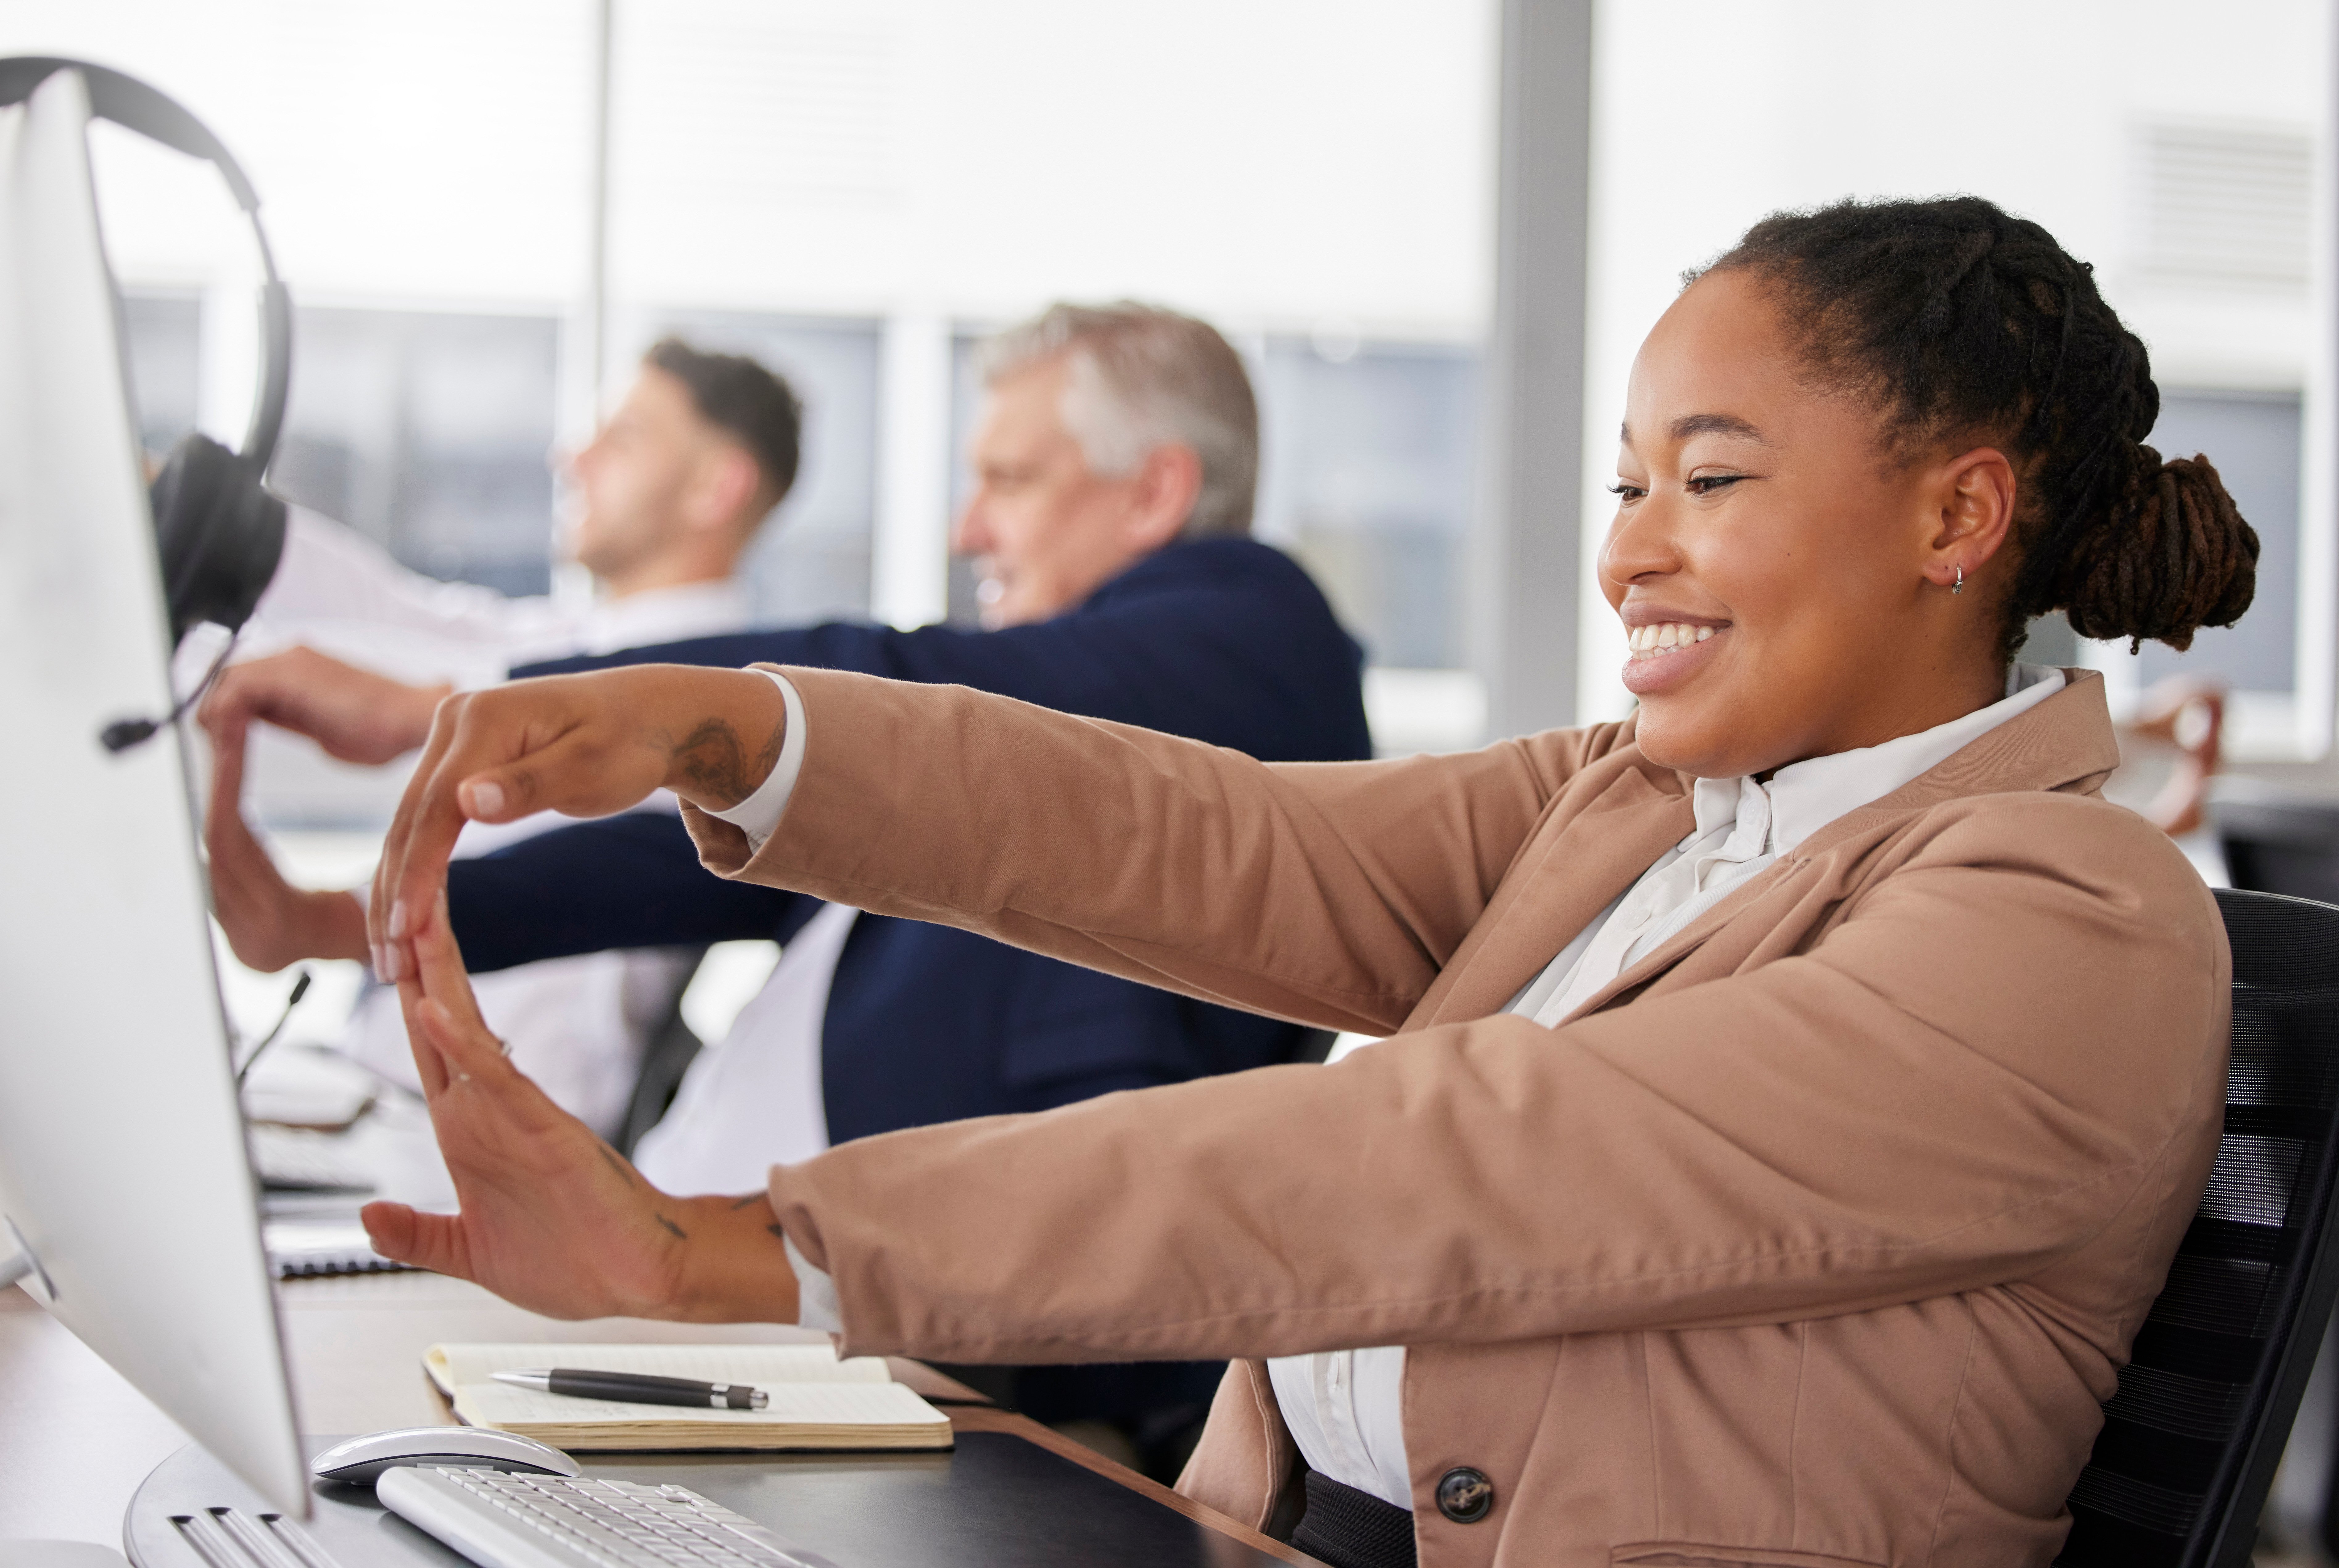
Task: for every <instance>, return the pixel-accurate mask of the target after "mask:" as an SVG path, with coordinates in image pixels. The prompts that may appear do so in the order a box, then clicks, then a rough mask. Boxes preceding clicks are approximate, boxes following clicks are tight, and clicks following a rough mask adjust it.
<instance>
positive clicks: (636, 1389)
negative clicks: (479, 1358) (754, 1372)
mask: <svg viewBox="0 0 2339 1568" xmlns="http://www.w3.org/2000/svg"><path fill="white" fill-rule="evenodd" d="M492 1376H494V1378H495V1380H496V1381H497V1382H498V1383H508V1384H511V1385H512V1386H515V1387H518V1388H533V1389H535V1390H536V1391H537V1392H538V1393H539V1394H563V1395H567V1396H568V1397H569V1398H571V1399H617V1400H622V1401H624V1402H625V1403H627V1404H628V1405H696V1406H697V1407H698V1408H700V1409H708V1408H712V1409H716V1410H761V1409H762V1408H763V1407H764V1406H765V1405H768V1404H770V1403H771V1396H770V1395H767V1394H765V1392H764V1391H763V1390H762V1389H760V1388H750V1387H748V1386H746V1385H745V1384H744V1383H696V1382H693V1381H692V1380H691V1379H690V1378H687V1377H645V1376H641V1375H640V1374H639V1373H634V1372H580V1371H578V1370H577V1368H575V1367H573V1366H554V1367H550V1368H548V1369H547V1370H545V1371H542V1372H498V1373H495V1374H492Z"/></svg>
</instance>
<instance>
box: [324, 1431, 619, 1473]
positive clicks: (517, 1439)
mask: <svg viewBox="0 0 2339 1568" xmlns="http://www.w3.org/2000/svg"><path fill="white" fill-rule="evenodd" d="M395 1464H467V1465H469V1466H471V1467H473V1468H474V1469H479V1470H516V1471H518V1472H520V1473H522V1474H528V1475H575V1474H579V1469H578V1466H577V1461H575V1460H574V1459H571V1458H570V1457H568V1455H566V1454H563V1453H562V1452H561V1451H560V1450H559V1449H558V1448H553V1447H549V1446H548V1445H545V1444H542V1443H538V1441H537V1440H536V1439H535V1438H533V1437H522V1436H521V1435H519V1434H518V1433H517V1432H498V1431H497V1430H496V1429H495V1428H494V1427H492V1426H401V1427H400V1428H399V1429H398V1430H396V1431H394V1432H369V1433H367V1434H366V1435H364V1436H362V1437H352V1438H350V1440H349V1441H348V1442H346V1443H336V1444H334V1445H332V1446H331V1448H328V1449H326V1450H325V1451H324V1452H323V1453H322V1454H320V1455H317V1456H316V1457H315V1458H314V1459H311V1461H309V1470H310V1473H311V1474H314V1475H315V1476H316V1477H317V1478H318V1479H319V1480H321V1481H338V1482H340V1483H341V1484H343V1485H346V1486H370V1485H372V1484H374V1482H375V1481H376V1480H378V1479H380V1475H381V1473H382V1472H383V1471H385V1470H388V1469H389V1468H390V1467H391V1466H392V1465H395Z"/></svg>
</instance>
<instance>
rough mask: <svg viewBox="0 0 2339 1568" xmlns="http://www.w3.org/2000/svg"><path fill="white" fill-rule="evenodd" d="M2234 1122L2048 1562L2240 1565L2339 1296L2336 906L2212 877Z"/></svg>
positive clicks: (2139, 1567)
mask: <svg viewBox="0 0 2339 1568" xmlns="http://www.w3.org/2000/svg"><path fill="white" fill-rule="evenodd" d="M2216 896H2217V907H2218V910H2219V912H2221V913H2223V914H2224V916H2225V919H2226V936H2227V938H2228V939H2229V941H2230V942H2232V945H2233V951H2234V1048H2233V1066H2232V1068H2231V1070H2230V1071H2229V1073H2228V1075H2227V1079H2226V1134H2225V1139H2224V1140H2223V1141H2222V1142H2221V1143H2220V1144H2219V1145H2218V1148H2217V1163H2216V1169H2214V1170H2213V1171H2212V1172H2211V1173H2210V1177H2209V1187H2208V1190H2207V1192H2206V1193H2205V1194H2204V1195H2203V1197H2202V1199H2201V1207H2200V1208H2199V1209H2198V1210H2197V1211H2196V1214H2195V1215H2194V1218H2193V1224H2192V1227H2191V1228H2189V1229H2188V1230H2187V1231H2186V1233H2185V1239H2184V1242H2183V1243H2182V1244H2181V1245H2180V1246H2179V1247H2177V1249H2176V1262H2175V1263H2174V1264H2173V1265H2172V1266H2171V1267H2170V1268H2169V1271H2168V1283H2167V1284H2166V1287H2163V1288H2162V1290H2161V1293H2160V1296H2159V1297H2158V1298H2157V1299H2156V1300H2155V1301H2154V1302H2153V1304H2152V1311H2151V1313H2150V1314H2149V1315H2148V1316H2147V1317H2146V1318H2145V1321H2144V1326H2143V1327H2142V1328H2140V1329H2139V1330H2137V1336H2136V1346H2135V1350H2134V1354H2133V1358H2132V1359H2131V1361H2130V1362H2129V1364H2128V1366H2127V1367H2126V1368H2124V1369H2123V1370H2122V1371H2121V1373H2120V1379H2119V1392H2118V1393H2117V1394H2115V1395H2112V1397H2111V1399H2110V1401H2109V1402H2108V1403H2107V1404H2106V1405H2105V1406H2104V1429H2103V1432H2102V1434H2101V1435H2098V1436H2097V1439H2096V1446H2095V1452H2094V1453H2093V1454H2092V1455H2090V1456H2089V1458H2088V1461H2087V1468H2086V1469H2085V1470H2083V1471H2081V1472H2080V1473H2079V1481H2078V1484H2077V1486H2075V1487H2073V1488H2072V1491H2071V1497H2070V1503H2069V1507H2070V1510H2071V1518H2072V1525H2071V1534H2070V1538H2069V1539H2068V1541H2067V1542H2066V1543H2064V1546H2063V1551H2062V1553H2061V1554H2060V1555H2059V1556H2058V1557H2057V1558H2056V1560H2055V1561H2056V1564H2057V1568H2243V1565H2245V1564H2246V1563H2248V1561H2249V1558H2250V1550H2251V1547H2252V1545H2253V1544H2254V1543H2255V1539H2256V1534H2257V1522H2258V1511H2259V1509H2260V1508H2262V1507H2263V1506H2264V1505H2265V1497H2266V1489H2267V1488H2268V1486H2269V1485H2271V1484H2272V1483H2273V1480H2274V1469H2275V1462H2276V1461H2278V1460H2279V1459H2280V1458H2281V1457H2282V1451H2283V1445H2284V1444H2285V1442H2286V1441H2287V1440H2288V1438H2289V1435H2290V1426H2291V1421H2292V1419H2293V1418H2294V1417H2295V1415H2297V1414H2298V1401H2299V1396H2300V1395H2302V1394H2303V1393H2304V1391H2305V1388H2306V1376H2307V1374H2308V1373H2309V1372H2310V1371H2312V1370H2313V1369H2314V1356H2315V1352H2316V1350H2317V1349H2318V1348H2320V1346H2321V1345H2322V1341H2323V1327H2324V1324H2326V1323H2327V1322H2329V1321H2330V1319H2331V1311H2332V1305H2333V1300H2334V1297H2339V1245H2334V1238H2333V1236H2332V1234H2331V1230H2332V1208H2333V1196H2334V1181H2339V908H2334V906H2332V905H2330V904H2324V903H2314V902H2308V901H2307V900H2304V899H2297V898H2285V897H2281V896H2279V895H2276V894H2274V893H2264V892H2235V891H2230V890H2226V889H2220V890H2218V892H2217V895H2216Z"/></svg>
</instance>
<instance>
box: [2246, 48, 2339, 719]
mask: <svg viewBox="0 0 2339 1568" xmlns="http://www.w3.org/2000/svg"><path fill="white" fill-rule="evenodd" d="M2322 25H2323V26H2324V28H2325V29H2327V31H2326V34H2325V36H2324V44H2323V58H2324V72H2323V79H2324V93H2323V113H2322V116H2321V121H2320V123H2318V124H2317V126H2316V127H2315V137H2314V206H2313V210H2312V221H2313V222H2314V252H2313V262H2312V269H2313V270H2312V272H2311V277H2312V279H2313V289H2314V304H2313V307H2312V310H2311V311H2310V312H2309V316H2308V321H2309V328H2308V330H2309V333H2310V336H2309V337H2308V340H2307V342H2308V350H2307V361H2306V388H2305V396H2304V399H2302V400H2301V401H2302V406H2301V408H2300V409H2299V435H2300V440H2299V449H2300V450H2299V462H2300V468H2301V470H2302V471H2301V473H2300V475H2299V491H2298V501H2299V507H2298V522H2299V530H2298V533H2299V537H2298V584H2297V593H2298V655H2297V670H2298V695H2297V711H2296V714H2295V717H2294V720H2293V729H2294V734H2295V739H2296V745H2297V748H2298V754H2299V756H2300V757H2301V758H2303V759H2304V760H2307V761H2314V760H2317V759H2319V758H2321V757H2323V756H2324V755H2325V754H2328V753H2329V751H2330V750H2331V734H2332V722H2333V718H2334V714H2333V711H2332V710H2333V704H2334V700H2339V694H2334V689H2333V688H2334V677H2335V676H2339V26H2334V21H2333V18H2332V16H2331V14H2330V11H2329V9H2328V8H2327V7H2326V8H2324V11H2323V15H2322ZM2288 586H2289V585H2286V584H2283V583H2270V582H2265V581H2263V580H2261V581H2260V582H2259V584H2258V593H2259V594H2260V595H2261V596H2262V597H2263V596H2267V595H2271V594H2278V593H2282V592H2284V591H2285V589H2286V588H2287V587H2288Z"/></svg>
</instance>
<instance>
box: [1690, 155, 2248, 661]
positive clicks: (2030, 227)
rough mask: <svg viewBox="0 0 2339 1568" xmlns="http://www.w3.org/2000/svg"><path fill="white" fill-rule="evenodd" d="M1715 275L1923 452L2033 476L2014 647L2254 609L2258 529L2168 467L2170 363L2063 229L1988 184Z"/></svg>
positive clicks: (2209, 621) (2217, 487)
mask: <svg viewBox="0 0 2339 1568" xmlns="http://www.w3.org/2000/svg"><path fill="white" fill-rule="evenodd" d="M1707 270H1708V271H1722V270H1732V271H1738V270H1743V271H1749V272H1751V273H1752V274H1754V275H1755V277H1756V278H1757V279H1759V280H1760V281H1762V283H1763V284H1764V285H1765V286H1766V287H1767V288H1768V289H1769V291H1771V292H1772V295H1773V297H1774V298H1775V299H1776V300H1777V301H1778V302H1779V303H1780V304H1781V307H1782V309H1783V310H1784V311H1785V313H1786V316H1787V319H1788V321H1789V322H1790V324H1791V329H1792V330H1795V331H1796V332H1797V334H1798V336H1799V340H1800V345H1799V346H1800V347H1801V350H1802V354H1803V357H1804V359H1805V360H1806V361H1807V362H1808V363H1809V365H1810V366H1811V369H1812V370H1813V371H1814V373H1815V374H1816V376H1817V377H1818V378H1819V379H1820V380H1821V381H1822V383H1824V384H1827V385H1830V386H1832V387H1836V388H1841V389H1843V390H1851V391H1855V392H1857V393H1859V394H1860V395H1862V396H1865V397H1867V398H1868V399H1870V401H1872V402H1874V403H1875V404H1876V405H1877V406H1878V407H1879V408H1880V409H1882V410H1883V413H1884V422H1885V429H1886V436H1887V439H1888V441H1889V442H1890V444H1891V445H1892V446H1893V447H1894V448H1895V449H1899V450H1901V451H1906V452H1910V453H1914V452H1917V451H1920V450H1923V449H1930V448H1935V447H1937V446H1939V444H1941V443H1945V442H1949V441H1963V440H1971V439H1980V440H1985V441H1989V442H1991V443H1994V444H1996V445H1998V446H1999V447H2000V449H2003V450H2004V451H2005V452H2006V455H2007V458H2008V460H2009V461H2011V462H2012V463H2013V464H2014V466H2015V471H2016V473H2017V475H2018V485H2019V495H2020V499H2019V500H2018V503H2017V516H2016V518H2015V538H2014V547H2015V550H2016V560H2015V572H2014V581H2013V584H2012V587H2011V588H2010V589H2009V590H2008V592H2007V594H2006V596H2005V604H2004V613H2005V617H2006V624H2005V626H2004V628H2003V629H2004V638H2003V646H2004V648H2005V650H2006V652H2007V653H2008V655H2009V656H2011V654H2012V651H2013V649H2014V648H2015V647H2017V646H2019V644H2020V642H2021V640H2022V636H2023V634H2024V632H2025V630H2026V629H2027V627H2028V624H2029V622H2030V620H2031V618H2032V617H2033V616H2041V615H2045V614H2047V613H2048V612H2049V611H2053V610H2062V611H2065V612H2066V613H2067V614H2068V616H2069V619H2070V622H2071V626H2072V629H2073V630H2075V631H2077V633H2078V634H2079V635H2080V636H2088V637H2127V638H2130V639H2132V640H2134V639H2141V638H2145V637H2151V638H2154V639H2156V640H2157V641H2160V642H2165V643H2167V644H2169V645H2170V646H2173V647H2177V648H2183V647H2186V646H2189V645H2190V644H2191V643H2192V641H2193V634H2194V633H2195V632H2196V631H2197V630H2199V629H2200V628H2201V627H2203V626H2231V625H2232V624H2233V623H2234V622H2235V621H2236V620H2238V619H2239V618H2240V617H2241V615H2242V612H2243V611H2244V610H2246V609H2247V608H2249V606H2250V597H2251V595H2252V593H2253V592H2254V590H2255V585H2256V580H2257V559H2258V537H2257V535H2256V533H2255V532H2254V531H2253V530H2252V529H2251V528H2250V526H2249V524H2247V523H2245V522H2244V521H2243V520H2242V516H2241V513H2240V512H2238V511H2237V510H2235V507H2234V500H2233V498H2232V497H2231V496H2229V495H2227V494H2226V487H2225V486H2224V484H2223V483H2221V482H2220V481H2219V479H2218V478H2217V470H2216V468H2212V467H2211V466H2210V464H2209V462H2208V460H2207V459H2206V458H2198V457H2196V458H2179V459H2176V460H2175V461H2173V462H2163V461H2162V460H2161V457H2160V454H2159V453H2158V452H2156V451H2155V450H2153V449H2151V448H2150V447H2148V446H2146V445H2145V444H2144V442H2145V439H2146V438H2147V436H2149V435H2150V434H2151V433H2152V427H2153V424H2154V422H2155V421H2156V420H2157V419H2158V418H2159V416H2160V390H2159V388H2158V387H2156V385H2155V384H2154V383H2153V380H2152V365H2151V360H2150V357H2149V356H2148V355H2147V353H2146V352H2145V347H2144V344H2143V343H2142V342H2141V341H2139V340H2137V336H2136V334H2135V333H2133V332H2131V331H2129V330H2127V327H2126V326H2125V325H2123V324H2122V323H2121V321H2120V319H2119V317H2118V316H2117V315H2116V314H2114V313H2113V311H2112V309H2111V307H2110V306H2109V305H2107V304H2106V303H2104V300H2103V296H2102V295H2101V294H2100V293H2098V292H2097V290H2096V283H2095V277H2094V274H2093V270H2092V269H2091V268H2090V267H2088V266H2087V263H2086V262H2084V261H2076V260H2074V259H2073V258H2072V257H2071V256H2070V255H2069V253H2068V252H2067V251H2064V249H2063V248H2062V247H2061V246H2060V245H2058V244H2057V243H2056V242H2055V238H2054V236H2053V235H2051V234H2049V233H2048V232H2047V231H2046V230H2044V229H2042V228H2040V227H2039V226H2038V224H2036V223H2033V222H2029V221H2028V220H2027V219H2023V218H2016V217H2013V216H2011V215H2009V214H2008V213H2007V212H2002V211H2001V210H1999V208H1998V207H1997V206H1995V205H1993V204H1992V203H1990V202H1985V201H1982V200H1980V199H1979V198H1978V197H1973V196H1957V197H1949V198H1945V199H1942V200H1939V201H1931V202H1839V203H1837V204H1836V205H1834V206H1831V207H1823V208H1821V209H1819V210H1818V211H1816V212H1781V213H1776V214H1774V215H1772V216H1771V217H1768V218H1765V219H1763V220H1762V222H1759V223H1757V224H1755V225H1754V227H1753V228H1752V229H1750V230H1748V231H1747V232H1746V237H1745V238H1744V239H1742V240H1741V241H1740V242H1738V244H1737V245H1736V246H1735V247H1733V248H1732V250H1731V251H1728V252H1727V253H1725V254H1724V255H1722V257H1721V258H1720V259H1719V260H1717V261H1714V262H1713V263H1712V267H1711V268H1709V269H1707Z"/></svg>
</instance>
